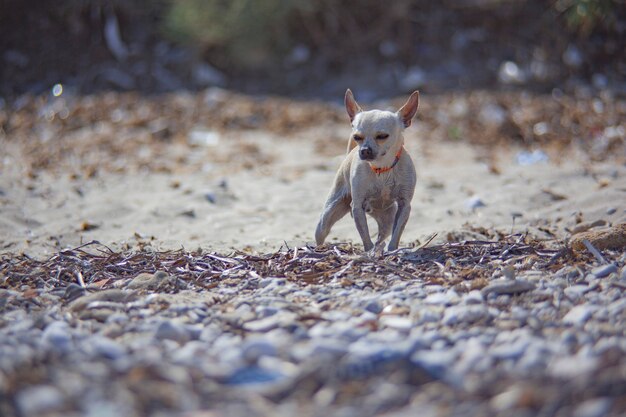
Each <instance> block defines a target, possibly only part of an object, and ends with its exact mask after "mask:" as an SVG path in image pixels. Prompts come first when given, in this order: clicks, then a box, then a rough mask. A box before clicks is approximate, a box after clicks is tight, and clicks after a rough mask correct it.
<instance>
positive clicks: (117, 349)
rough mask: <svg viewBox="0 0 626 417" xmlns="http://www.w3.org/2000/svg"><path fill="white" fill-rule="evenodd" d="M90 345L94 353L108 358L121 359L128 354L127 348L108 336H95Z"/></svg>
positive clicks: (89, 348)
mask: <svg viewBox="0 0 626 417" xmlns="http://www.w3.org/2000/svg"><path fill="white" fill-rule="evenodd" d="M88 345H89V347H88V350H90V351H91V353H92V354H94V355H96V356H101V357H104V358H107V359H119V358H121V357H123V356H125V355H126V348H125V347H124V346H123V345H121V344H120V343H117V342H115V341H114V340H111V339H109V338H108V337H103V336H93V337H91V338H90V339H89V342H88Z"/></svg>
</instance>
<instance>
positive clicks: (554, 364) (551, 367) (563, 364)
mask: <svg viewBox="0 0 626 417" xmlns="http://www.w3.org/2000/svg"><path fill="white" fill-rule="evenodd" d="M597 366H598V360H597V358H594V357H589V356H584V355H573V356H556V357H554V358H553V359H552V361H551V362H550V363H549V364H548V371H549V372H550V373H551V374H552V375H553V376H555V377H557V378H565V379H573V378H576V377H581V376H584V375H589V374H591V373H592V372H593V371H594V370H595V369H596V368H597Z"/></svg>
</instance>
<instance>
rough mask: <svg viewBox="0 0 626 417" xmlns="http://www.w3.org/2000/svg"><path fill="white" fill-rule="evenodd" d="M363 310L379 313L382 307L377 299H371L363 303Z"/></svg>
mask: <svg viewBox="0 0 626 417" xmlns="http://www.w3.org/2000/svg"><path fill="white" fill-rule="evenodd" d="M365 310H366V311H369V312H370V313H374V314H380V312H381V311H382V310H383V308H382V306H381V305H380V303H379V302H378V300H371V301H369V302H368V303H367V304H366V305H365Z"/></svg>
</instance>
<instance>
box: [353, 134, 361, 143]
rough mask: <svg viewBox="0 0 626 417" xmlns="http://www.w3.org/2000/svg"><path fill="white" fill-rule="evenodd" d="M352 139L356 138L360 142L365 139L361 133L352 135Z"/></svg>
mask: <svg viewBox="0 0 626 417" xmlns="http://www.w3.org/2000/svg"><path fill="white" fill-rule="evenodd" d="M352 139H354V140H355V141H357V142H360V141H362V140H363V137H362V136H359V135H354V136H352Z"/></svg>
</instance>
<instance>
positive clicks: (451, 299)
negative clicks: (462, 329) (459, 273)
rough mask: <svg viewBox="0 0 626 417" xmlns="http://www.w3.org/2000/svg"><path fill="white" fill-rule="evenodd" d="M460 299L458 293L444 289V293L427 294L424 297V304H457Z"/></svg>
mask: <svg viewBox="0 0 626 417" xmlns="http://www.w3.org/2000/svg"><path fill="white" fill-rule="evenodd" d="M459 300H460V297H459V295H458V294H457V293H456V292H455V291H454V290H450V291H446V292H444V293H440V292H436V293H433V294H430V295H428V296H427V297H426V298H425V299H424V303H426V304H439V305H452V304H457V303H458V302H459Z"/></svg>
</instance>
